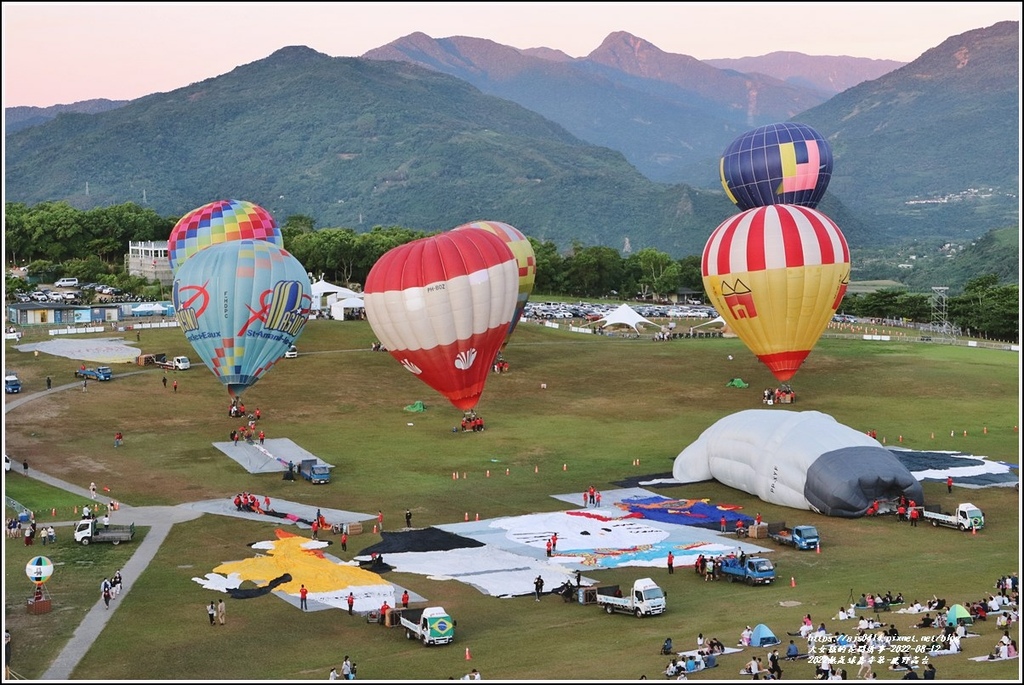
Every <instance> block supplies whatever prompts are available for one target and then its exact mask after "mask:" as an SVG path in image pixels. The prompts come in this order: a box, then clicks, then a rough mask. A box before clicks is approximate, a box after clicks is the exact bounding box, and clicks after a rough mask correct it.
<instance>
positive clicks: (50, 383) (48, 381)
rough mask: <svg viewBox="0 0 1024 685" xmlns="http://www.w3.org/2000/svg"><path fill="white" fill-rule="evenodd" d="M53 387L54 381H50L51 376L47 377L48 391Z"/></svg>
mask: <svg viewBox="0 0 1024 685" xmlns="http://www.w3.org/2000/svg"><path fill="white" fill-rule="evenodd" d="M52 386H53V381H52V380H50V377H49V376H47V377H46V389H47V390H49V389H50V388H51V387H52Z"/></svg>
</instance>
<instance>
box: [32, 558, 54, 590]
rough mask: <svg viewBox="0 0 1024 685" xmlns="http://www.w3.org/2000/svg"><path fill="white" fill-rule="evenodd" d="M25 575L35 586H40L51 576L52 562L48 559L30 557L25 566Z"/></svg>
mask: <svg viewBox="0 0 1024 685" xmlns="http://www.w3.org/2000/svg"><path fill="white" fill-rule="evenodd" d="M25 575H26V576H28V579H29V580H31V581H32V582H33V583H35V584H36V585H42V584H43V583H45V582H46V581H48V580H49V579H50V576H52V575H53V562H52V561H50V559H49V557H32V559H30V560H29V562H28V563H27V564H26V565H25Z"/></svg>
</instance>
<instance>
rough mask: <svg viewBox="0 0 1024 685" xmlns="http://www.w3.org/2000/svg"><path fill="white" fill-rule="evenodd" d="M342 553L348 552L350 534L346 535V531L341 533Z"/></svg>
mask: <svg viewBox="0 0 1024 685" xmlns="http://www.w3.org/2000/svg"><path fill="white" fill-rule="evenodd" d="M341 551H342V552H347V551H348V533H346V532H345V531H342V532H341Z"/></svg>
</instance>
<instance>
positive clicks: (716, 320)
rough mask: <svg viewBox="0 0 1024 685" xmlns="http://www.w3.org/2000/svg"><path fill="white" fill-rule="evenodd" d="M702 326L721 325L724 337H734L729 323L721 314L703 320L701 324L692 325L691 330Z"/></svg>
mask: <svg viewBox="0 0 1024 685" xmlns="http://www.w3.org/2000/svg"><path fill="white" fill-rule="evenodd" d="M704 326H721V327H722V335H723V336H724V337H726V338H735V337H736V334H735V333H733V332H732V329H731V328H729V324H728V323H727V322H726V320H725V319H723V318H722V317H721V316H716V317H715V318H713V319H711V320H710V321H705V322H704V323H702V324H697V325H696V326H694V327H693V330H697V329H698V328H703V327H704Z"/></svg>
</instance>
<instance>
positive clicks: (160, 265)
mask: <svg viewBox="0 0 1024 685" xmlns="http://www.w3.org/2000/svg"><path fill="white" fill-rule="evenodd" d="M125 261H126V264H125V268H126V269H127V270H128V274H129V275H131V276H141V277H142V278H148V279H149V280H151V281H159V282H160V283H161V284H163V285H168V286H169V285H171V284H172V283H173V282H174V274H173V273H172V272H171V262H170V261H169V260H168V259H167V241H162V242H160V241H153V240H148V241H145V242H138V243H132V242H129V243H128V256H127V257H126V258H125Z"/></svg>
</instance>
